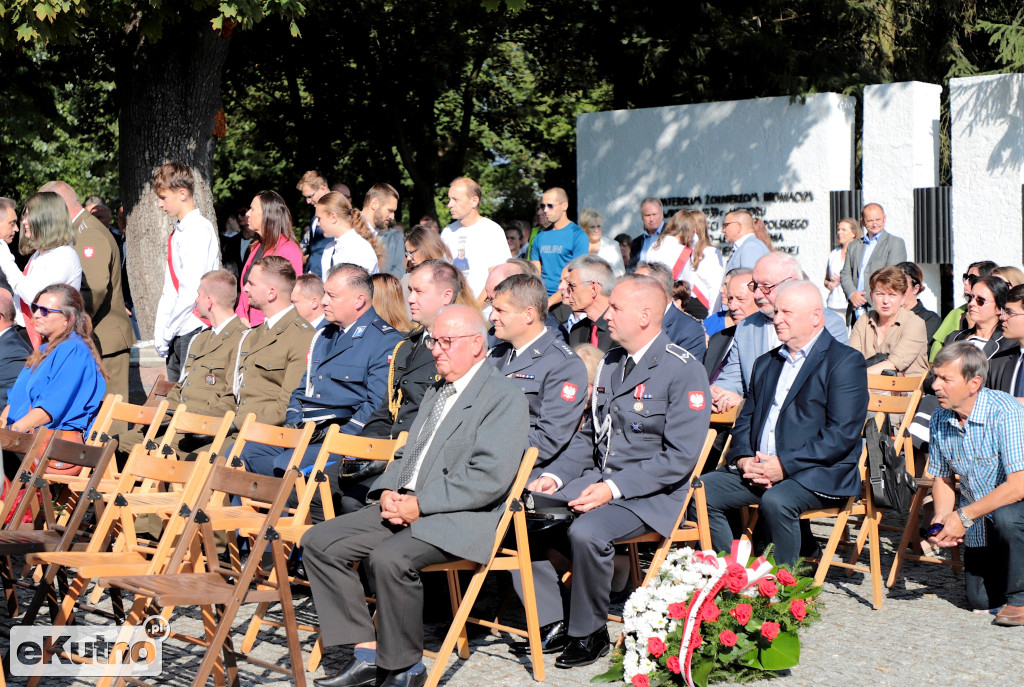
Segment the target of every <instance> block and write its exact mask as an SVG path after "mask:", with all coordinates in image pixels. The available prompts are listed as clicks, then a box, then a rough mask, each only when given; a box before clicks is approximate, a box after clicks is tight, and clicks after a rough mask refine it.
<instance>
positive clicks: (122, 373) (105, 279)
mask: <svg viewBox="0 0 1024 687" xmlns="http://www.w3.org/2000/svg"><path fill="white" fill-rule="evenodd" d="M39 190H40V191H52V192H54V193H56V194H57V195H59V196H60V197H61V198H62V199H63V200H64V204H65V205H67V207H68V213H69V214H70V215H71V223H72V225H74V228H75V252H76V253H78V260H79V262H81V263H82V289H81V291H82V300H83V301H84V302H85V311H86V312H87V313H89V317H91V318H92V338H93V340H94V341H95V342H96V348H98V349H99V351H100V356H101V357H102V359H103V368H104V369H105V370H106V371H107V375H108V377H109V380H108V381H107V392H108V393H111V394H120V395H121V396H122V397H124V398H128V367H129V365H130V363H131V348H132V344H134V343H135V331H134V330H133V329H132V323H131V320H130V319H129V318H128V310H127V309H126V308H125V306H124V293H123V291H122V290H121V249H120V248H119V247H118V245H117V240H116V239H115V238H114V235H113V234H111V233H110V230H108V229H107V228H106V227H105V226H104V225H103V223H102V222H100V221H99V220H98V219H96V218H95V217H94V216H93V215H92V214H90V213H89V212H87V211H86V209H85V208H84V207H82V203H81V202H80V201H79V200H78V194H77V193H75V190H74V189H73V188H71V187H70V186H68V185H67V184H66V183H64V182H63V181H50V182H47V183H45V184H43V185H42V186H41V187H40V188H39Z"/></svg>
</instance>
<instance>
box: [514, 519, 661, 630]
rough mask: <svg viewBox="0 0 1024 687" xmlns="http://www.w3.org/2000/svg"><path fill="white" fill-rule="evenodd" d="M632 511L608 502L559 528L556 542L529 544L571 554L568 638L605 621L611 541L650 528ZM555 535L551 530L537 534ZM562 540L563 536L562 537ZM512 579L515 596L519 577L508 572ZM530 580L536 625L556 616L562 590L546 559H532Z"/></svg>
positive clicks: (612, 552) (612, 566)
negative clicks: (558, 538) (559, 540)
mask: <svg viewBox="0 0 1024 687" xmlns="http://www.w3.org/2000/svg"><path fill="white" fill-rule="evenodd" d="M650 531H651V528H650V527H648V526H647V525H646V524H644V521H643V520H641V519H640V518H638V517H637V516H636V515H635V514H634V513H633V512H632V511H630V510H628V509H626V508H624V507H622V506H620V505H619V504H617V503H615V502H614V501H612V502H609V503H607V504H605V505H604V506H600V507H598V508H595V509H594V510H592V511H587V512H586V513H584V514H582V515H580V516H579V517H578V518H576V519H575V520H573V522H572V524H571V525H569V529H568V531H563V532H562V537H561V539H562V543H561V544H559V543H557V542H556V541H552V540H548V541H547V542H538V544H539V546H536V547H535V546H534V545H533V537H531V546H530V550H531V555H532V554H533V553H534V552H536V553H537V554H539V555H540V556H543V557H545V558H546V555H547V554H546V551H547V549H548V548H554V549H556V550H561V551H565V550H568V551H569V552H570V553H571V557H572V586H571V587H570V589H569V627H568V632H569V636H570V637H585V636H587V635H589V634H592V633H593V632H596V631H597V630H599V629H601V628H602V627H605V626H606V625H607V624H608V607H609V606H610V605H611V602H610V600H609V597H610V595H611V591H612V577H613V575H614V574H615V561H614V559H615V542H618V541H623V540H626V539H632V538H633V537H638V536H640V535H641V534H644V533H646V532H650ZM542 536H544V537H545V538H546V537H548V536H551V537H557V535H542ZM566 540H568V541H567V542H566ZM512 583H513V585H514V586H515V588H516V592H517V593H518V594H519V598H520V599H521V598H522V596H523V594H522V579H521V577H520V576H519V575H518V574H517V573H513V575H512ZM533 584H534V589H535V591H536V596H537V613H538V616H539V621H540V624H541V625H550V624H551V623H553V622H557V621H559V620H562V618H563V611H562V595H561V591H560V589H559V583H558V572H557V571H556V570H555V567H554V565H552V564H551V562H550V561H548V560H543V559H542V560H536V561H534V563H533Z"/></svg>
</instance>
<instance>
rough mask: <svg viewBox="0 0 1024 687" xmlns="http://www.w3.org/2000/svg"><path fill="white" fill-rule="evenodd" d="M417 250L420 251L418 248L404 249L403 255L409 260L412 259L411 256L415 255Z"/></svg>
mask: <svg viewBox="0 0 1024 687" xmlns="http://www.w3.org/2000/svg"><path fill="white" fill-rule="evenodd" d="M419 252H420V249H419V248H414V249H413V250H407V251H405V257H407V258H409V259H410V260H412V256H414V255H416V254H417V253H419Z"/></svg>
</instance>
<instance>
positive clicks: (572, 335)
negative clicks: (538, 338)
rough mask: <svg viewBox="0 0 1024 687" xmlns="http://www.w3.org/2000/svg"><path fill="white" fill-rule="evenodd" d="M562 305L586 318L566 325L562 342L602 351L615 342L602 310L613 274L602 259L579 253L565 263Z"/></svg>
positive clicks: (610, 289) (613, 284) (613, 279)
mask: <svg viewBox="0 0 1024 687" xmlns="http://www.w3.org/2000/svg"><path fill="white" fill-rule="evenodd" d="M565 269H566V270H567V272H568V273H567V275H566V276H567V279H566V280H565V299H564V301H565V304H566V305H568V306H569V307H570V308H571V309H572V311H573V312H581V313H584V314H585V315H586V317H584V318H582V319H581V320H579V321H577V322H575V323H573V325H572V326H571V327H570V328H569V334H568V336H567V337H566V343H568V344H569V345H570V346H572V347H573V348H575V347H576V346H579V345H581V344H590V345H591V346H596V347H597V348H600V349H601V350H602V351H604V352H606V353H607V352H608V350H609V349H610V348H611V347H612V346H614V345H615V343H614V342H613V341H612V337H611V334H610V333H609V332H608V321H607V320H605V319H604V313H605V311H607V310H608V296H610V295H611V293H612V289H614V288H615V274H614V273H613V272H612V268H611V265H609V264H608V263H607V262H606V261H605V260H604V259H603V258H599V257H597V256H596V255H590V254H587V255H581V256H580V257H578V258H576V259H574V260H573V261H572V262H570V263H569V264H568V265H566V266H565Z"/></svg>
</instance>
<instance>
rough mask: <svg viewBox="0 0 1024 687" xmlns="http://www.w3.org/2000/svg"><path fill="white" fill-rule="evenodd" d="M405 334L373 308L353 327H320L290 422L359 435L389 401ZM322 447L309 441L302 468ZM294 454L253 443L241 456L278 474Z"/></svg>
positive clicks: (254, 466)
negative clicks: (391, 367)
mask: <svg viewBox="0 0 1024 687" xmlns="http://www.w3.org/2000/svg"><path fill="white" fill-rule="evenodd" d="M401 337H402V335H401V334H399V333H398V332H397V331H396V330H395V328H394V327H392V326H391V325H389V324H388V323H387V322H385V321H384V320H383V319H381V318H380V317H379V316H378V315H377V313H376V311H375V310H374V309H373V308H372V307H371V308H369V309H367V310H366V312H364V313H363V314H362V315H360V316H359V318H358V319H357V320H356V321H355V322H354V323H352V325H351V326H349V327H348V329H347V331H342V330H341V329H340V328H339V327H338V325H336V324H329V325H327V326H326V327H324V328H323V329H322V330H319V331H317V332H316V335H315V336H314V337H313V340H312V344H311V346H310V347H309V349H308V350H309V355H308V363H306V365H305V370H304V374H303V375H302V378H301V380H300V381H299V383H298V384H297V385H295V386H294V387H293V389H294V390H293V391H292V392H291V398H290V400H289V402H288V412H287V416H286V418H285V421H286V422H287V423H288V424H290V425H294V426H299V425H301V424H302V423H304V422H310V421H312V422H315V423H316V424H317V426H318V428H319V429H322V430H325V429H326V427H327V426H328V425H332V424H335V425H338V426H339V429H340V430H341V431H342V432H343V433H345V434H359V432H360V431H361V430H362V429H363V425H365V424H366V421H367V420H368V419H369V418H370V414H371V413H372V412H373V411H374V409H376V408H377V406H378V405H380V403H381V401H383V400H384V396H385V393H386V390H387V379H388V363H389V358H390V356H391V352H392V350H394V348H395V344H396V343H398V341H399V340H401ZM320 447H321V444H319V443H311V444H310V445H309V448H307V449H306V454H305V455H304V456H303V458H302V467H306V466H307V465H311V464H312V463H313V461H314V460H315V459H316V455H317V453H319V452H320ZM291 455H292V452H291V451H284V452H282V451H281V449H279V448H272V447H267V446H260V445H256V444H251V445H247V446H246V447H245V449H244V450H243V451H242V454H241V457H242V460H244V461H245V462H246V467H247V469H249V470H250V471H251V472H258V473H261V474H274V470H275V469H278V470H284V468H285V467H286V466H287V464H288V461H289V460H290V459H291Z"/></svg>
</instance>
